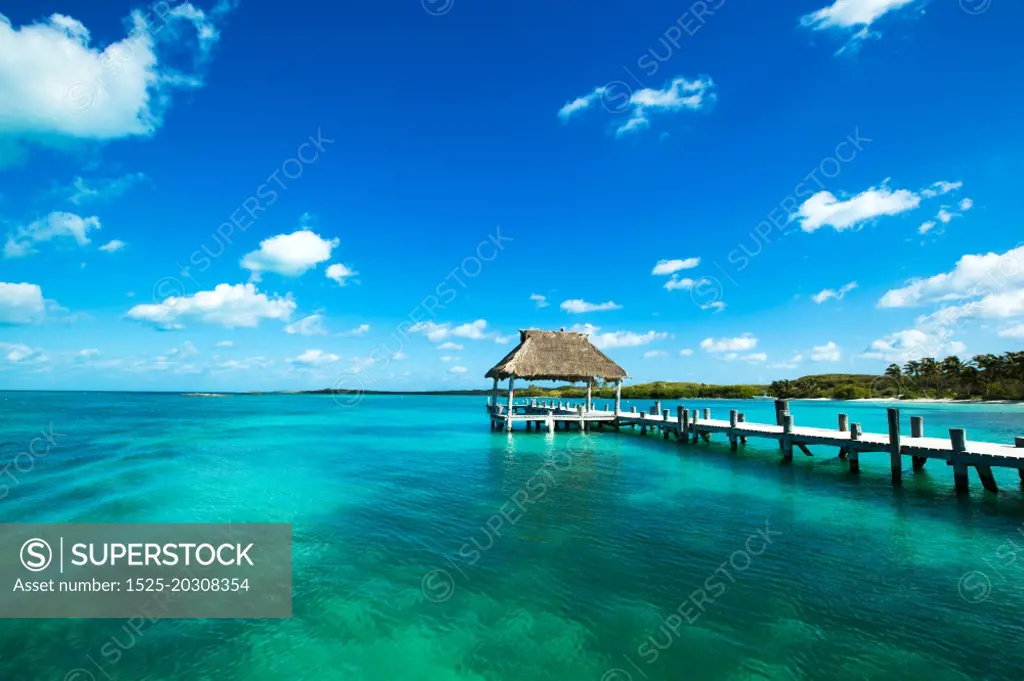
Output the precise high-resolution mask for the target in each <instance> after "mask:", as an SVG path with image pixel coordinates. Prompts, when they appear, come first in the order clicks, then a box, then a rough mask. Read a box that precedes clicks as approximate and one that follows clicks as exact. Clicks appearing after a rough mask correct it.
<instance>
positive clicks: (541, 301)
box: [530, 293, 551, 308]
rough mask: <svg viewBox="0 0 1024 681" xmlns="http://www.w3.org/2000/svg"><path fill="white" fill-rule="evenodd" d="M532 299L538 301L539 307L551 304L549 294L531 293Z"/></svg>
mask: <svg viewBox="0 0 1024 681" xmlns="http://www.w3.org/2000/svg"><path fill="white" fill-rule="evenodd" d="M530 300H532V301H533V302H535V303H537V307H538V308H541V307H547V306H548V305H550V304H551V303H549V302H548V297H547V296H542V295H541V294H539V293H533V294H531V295H530Z"/></svg>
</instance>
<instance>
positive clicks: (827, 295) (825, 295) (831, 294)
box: [811, 281, 857, 305]
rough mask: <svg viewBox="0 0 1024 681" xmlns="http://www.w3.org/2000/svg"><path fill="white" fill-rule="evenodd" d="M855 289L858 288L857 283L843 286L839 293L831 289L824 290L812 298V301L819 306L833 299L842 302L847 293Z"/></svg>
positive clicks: (853, 282)
mask: <svg viewBox="0 0 1024 681" xmlns="http://www.w3.org/2000/svg"><path fill="white" fill-rule="evenodd" d="M855 288H857V282H855V281H851V282H850V283H849V284H845V285H843V286H841V287H840V288H839V290H838V291H836V290H834V289H830V288H827V289H823V290H821V291H819V292H817V293H815V294H814V295H813V296H811V299H812V300H813V301H814V302H816V303H818V304H819V305H820V304H821V303H824V302H825V301H826V300H831V299H833V298H835V299H836V300H842V299H843V297H844V296H845V295H846V294H847V293H849V292H850V291H852V290H853V289H855Z"/></svg>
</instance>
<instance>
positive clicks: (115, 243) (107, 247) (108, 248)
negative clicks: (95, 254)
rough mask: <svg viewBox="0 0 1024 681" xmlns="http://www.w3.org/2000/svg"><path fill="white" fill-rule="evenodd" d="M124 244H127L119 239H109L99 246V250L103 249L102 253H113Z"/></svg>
mask: <svg viewBox="0 0 1024 681" xmlns="http://www.w3.org/2000/svg"><path fill="white" fill-rule="evenodd" d="M125 246H127V244H126V243H125V242H123V241H121V240H120V239H111V240H110V241H108V242H107V243H105V244H103V245H102V246H100V250H101V251H103V252H104V253H114V252H116V251H120V250H121V249H122V248H124V247H125Z"/></svg>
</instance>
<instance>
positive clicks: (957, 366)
mask: <svg viewBox="0 0 1024 681" xmlns="http://www.w3.org/2000/svg"><path fill="white" fill-rule="evenodd" d="M885 376H886V378H887V379H888V380H889V381H890V382H891V383H892V384H893V385H894V386H895V387H897V388H898V389H899V392H900V394H902V395H904V397H907V398H910V397H931V398H943V397H949V398H956V399H986V400H1021V399H1024V352H1004V353H1003V354H1001V355H991V354H988V355H975V356H974V357H973V358H972V359H971V360H969V361H967V362H964V361H962V360H961V359H960V358H959V357H957V356H956V355H952V356H950V357H946V358H945V359H943V360H940V361H936V360H935V359H934V358H932V357H924V358H922V359H919V360H913V361H910V362H907V363H906V364H904V365H903V366H902V367H901V366H899V365H898V364H890V365H889V368H888V369H886V370H885Z"/></svg>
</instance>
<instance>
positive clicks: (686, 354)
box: [679, 348, 693, 357]
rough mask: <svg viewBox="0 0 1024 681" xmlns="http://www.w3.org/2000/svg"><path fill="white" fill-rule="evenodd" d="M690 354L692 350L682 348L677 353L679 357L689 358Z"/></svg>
mask: <svg viewBox="0 0 1024 681" xmlns="http://www.w3.org/2000/svg"><path fill="white" fill-rule="evenodd" d="M692 354H693V350H691V349H690V348H683V349H682V350H680V351H679V356H680V357H689V356H690V355H692Z"/></svg>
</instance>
